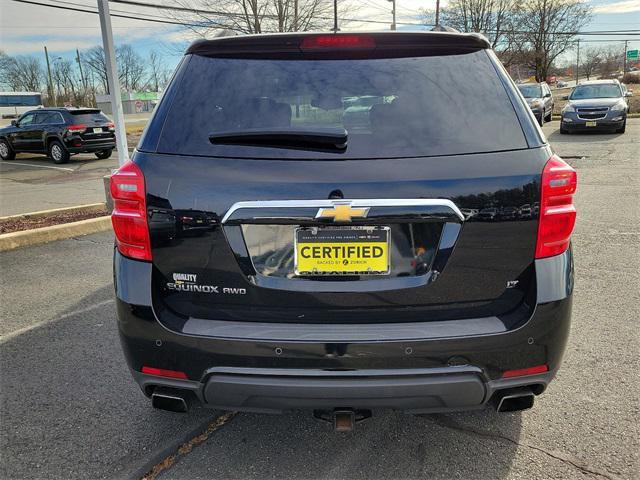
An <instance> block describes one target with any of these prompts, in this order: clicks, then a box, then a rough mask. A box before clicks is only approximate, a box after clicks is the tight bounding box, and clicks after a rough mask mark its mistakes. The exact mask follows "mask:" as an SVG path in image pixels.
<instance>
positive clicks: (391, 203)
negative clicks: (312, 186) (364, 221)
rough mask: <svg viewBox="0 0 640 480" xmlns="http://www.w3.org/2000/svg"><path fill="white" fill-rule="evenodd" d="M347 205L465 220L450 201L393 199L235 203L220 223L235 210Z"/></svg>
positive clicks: (438, 199) (227, 218)
mask: <svg viewBox="0 0 640 480" xmlns="http://www.w3.org/2000/svg"><path fill="white" fill-rule="evenodd" d="M340 204H342V205H344V204H349V205H351V206H352V207H362V208H366V207H436V206H438V207H448V208H450V209H451V210H452V211H453V212H454V213H455V214H456V216H457V217H458V218H459V219H460V221H461V222H464V220H465V218H464V215H463V214H462V212H461V211H460V209H459V208H458V207H457V206H456V204H455V203H453V202H452V201H451V200H446V199H443V198H394V199H391V198H389V199H381V198H371V199H356V200H349V199H335V200H264V201H251V202H236V203H234V204H233V205H232V206H231V208H229V210H227V213H226V214H225V215H224V217H223V218H222V222H221V223H226V222H227V220H229V218H230V217H231V215H233V214H234V213H235V212H236V211H237V210H240V209H243V208H330V207H334V206H335V205H340Z"/></svg>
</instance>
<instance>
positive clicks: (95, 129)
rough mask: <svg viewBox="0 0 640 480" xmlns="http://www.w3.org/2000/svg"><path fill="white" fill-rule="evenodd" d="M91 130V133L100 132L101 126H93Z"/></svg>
mask: <svg viewBox="0 0 640 480" xmlns="http://www.w3.org/2000/svg"><path fill="white" fill-rule="evenodd" d="M92 131H93V133H102V127H94V128H93V129H92Z"/></svg>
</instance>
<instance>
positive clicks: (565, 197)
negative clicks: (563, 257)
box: [536, 155, 578, 258]
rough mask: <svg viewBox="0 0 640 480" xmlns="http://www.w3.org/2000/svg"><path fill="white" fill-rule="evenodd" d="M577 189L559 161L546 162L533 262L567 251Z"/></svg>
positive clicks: (571, 172)
mask: <svg viewBox="0 0 640 480" xmlns="http://www.w3.org/2000/svg"><path fill="white" fill-rule="evenodd" d="M577 185H578V175H577V174H576V171H575V170H574V169H573V168H571V167H570V166H569V165H567V164H566V163H565V162H564V161H563V160H562V159H561V158H560V157H558V156H557V155H554V156H552V157H551V158H550V159H549V160H548V161H547V164H546V165H545V166H544V170H543V171H542V189H541V194H540V223H539V225H538V241H537V244H536V258H545V257H551V256H553V255H559V254H561V253H563V252H564V251H566V250H567V248H569V242H570V241H571V233H573V227H574V226H575V223H576V208H575V206H574V205H573V194H574V193H575V191H576V187H577Z"/></svg>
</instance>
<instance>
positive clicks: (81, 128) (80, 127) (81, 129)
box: [67, 125, 87, 132]
mask: <svg viewBox="0 0 640 480" xmlns="http://www.w3.org/2000/svg"><path fill="white" fill-rule="evenodd" d="M86 129H87V126H86V125H69V126H68V127H67V130H69V131H70V132H84V131H85V130H86Z"/></svg>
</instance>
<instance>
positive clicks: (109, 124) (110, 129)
mask: <svg viewBox="0 0 640 480" xmlns="http://www.w3.org/2000/svg"><path fill="white" fill-rule="evenodd" d="M107 128H108V129H109V131H111V132H113V131H114V130H115V129H116V125H115V124H114V123H113V122H109V123H107Z"/></svg>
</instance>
